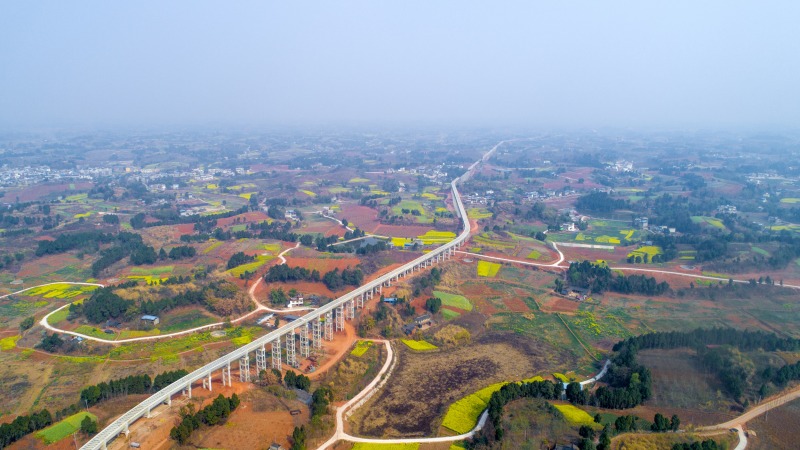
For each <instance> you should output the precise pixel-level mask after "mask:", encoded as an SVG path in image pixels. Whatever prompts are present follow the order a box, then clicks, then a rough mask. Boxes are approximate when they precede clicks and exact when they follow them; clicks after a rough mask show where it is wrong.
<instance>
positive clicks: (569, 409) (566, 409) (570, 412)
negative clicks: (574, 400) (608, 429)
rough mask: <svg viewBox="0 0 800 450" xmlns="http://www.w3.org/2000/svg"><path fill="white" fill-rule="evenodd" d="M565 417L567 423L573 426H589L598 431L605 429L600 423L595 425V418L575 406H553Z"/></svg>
mask: <svg viewBox="0 0 800 450" xmlns="http://www.w3.org/2000/svg"><path fill="white" fill-rule="evenodd" d="M553 406H555V407H556V409H557V410H558V411H559V412H560V413H561V414H562V415H563V416H564V418H565V419H566V420H567V422H569V423H571V424H572V425H588V426H590V427H592V428H594V429H596V430H599V429H601V428H603V426H602V425H600V424H599V423H595V421H594V418H593V417H592V416H590V415H589V413H587V412H586V411H584V410H582V409H580V408H578V407H575V406H573V405H553Z"/></svg>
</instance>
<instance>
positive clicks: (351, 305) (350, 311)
mask: <svg viewBox="0 0 800 450" xmlns="http://www.w3.org/2000/svg"><path fill="white" fill-rule="evenodd" d="M346 311H347V316H346V317H345V318H346V319H348V320H353V319H355V318H356V301H355V300H353V299H350V301H348V302H347V304H346Z"/></svg>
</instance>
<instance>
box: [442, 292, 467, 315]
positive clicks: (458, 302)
mask: <svg viewBox="0 0 800 450" xmlns="http://www.w3.org/2000/svg"><path fill="white" fill-rule="evenodd" d="M433 295H434V297H437V298H440V299H442V304H443V305H445V306H451V307H453V308H458V309H463V310H464V311H472V303H470V301H469V300H468V299H467V298H466V297H464V296H463V295H458V294H451V293H449V292H442V291H433Z"/></svg>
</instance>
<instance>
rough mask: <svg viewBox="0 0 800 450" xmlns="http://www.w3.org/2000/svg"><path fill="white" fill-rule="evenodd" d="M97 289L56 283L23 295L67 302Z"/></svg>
mask: <svg viewBox="0 0 800 450" xmlns="http://www.w3.org/2000/svg"><path fill="white" fill-rule="evenodd" d="M95 289H97V286H84V285H75V284H67V283H56V284H51V285H47V286H40V287H37V288H33V289H29V290H27V291H25V292H24V293H23V294H24V295H26V296H28V297H43V298H53V299H58V300H67V299H71V298H75V297H77V296H79V295H82V294H87V293H89V292H92V291H94V290H95Z"/></svg>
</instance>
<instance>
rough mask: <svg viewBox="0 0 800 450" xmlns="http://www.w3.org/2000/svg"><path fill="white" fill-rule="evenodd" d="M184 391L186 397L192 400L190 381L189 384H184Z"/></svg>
mask: <svg viewBox="0 0 800 450" xmlns="http://www.w3.org/2000/svg"><path fill="white" fill-rule="evenodd" d="M185 391H186V395H187V396H188V397H189V398H192V382H191V381H190V382H188V383H186V389H185Z"/></svg>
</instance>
